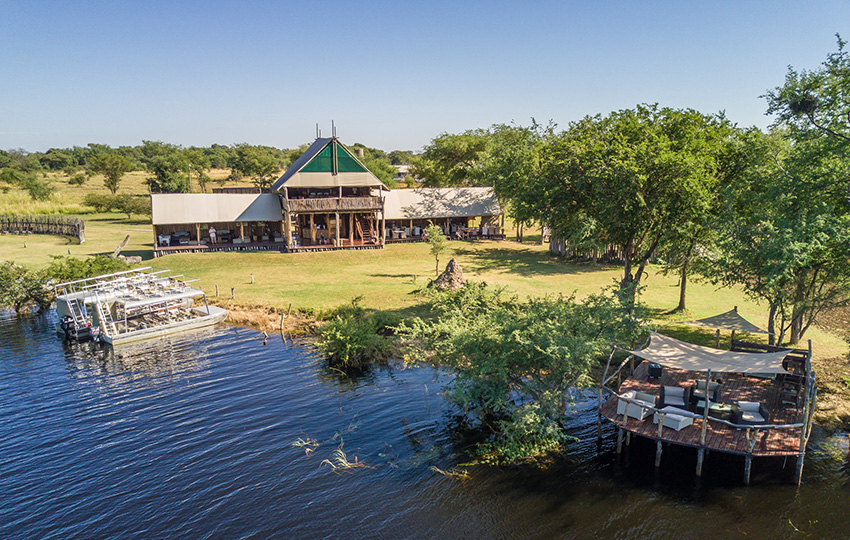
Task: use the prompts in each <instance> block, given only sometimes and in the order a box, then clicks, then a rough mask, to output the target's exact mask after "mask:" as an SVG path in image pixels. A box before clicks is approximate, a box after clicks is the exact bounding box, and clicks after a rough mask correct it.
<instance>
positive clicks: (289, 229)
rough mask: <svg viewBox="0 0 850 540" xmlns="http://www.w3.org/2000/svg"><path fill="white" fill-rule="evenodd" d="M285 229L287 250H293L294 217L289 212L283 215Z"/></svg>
mask: <svg viewBox="0 0 850 540" xmlns="http://www.w3.org/2000/svg"><path fill="white" fill-rule="evenodd" d="M283 219H284V221H283V224H282V225H283V228H284V229H285V230H286V247H287V249H290V248H292V247H293V246H292V217H291V216H290V215H289V212H286V213H285V214H284V215H283Z"/></svg>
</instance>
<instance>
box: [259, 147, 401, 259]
mask: <svg viewBox="0 0 850 540" xmlns="http://www.w3.org/2000/svg"><path fill="white" fill-rule="evenodd" d="M272 189H274V190H275V191H277V192H278V193H279V194H280V196H281V206H282V211H283V223H284V235H285V241H286V244H287V246H288V248H289V250H290V251H301V250H304V249H333V248H368V247H381V246H382V245H383V244H382V242H381V239H380V238H379V235H378V231H379V230H380V228H381V227H380V224H379V223H378V221H379V216H380V215H381V211H382V210H383V203H384V199H383V197H382V196H381V195H382V193H383V192H385V191H388V190H387V187H386V186H385V185H384V184H383V182H381V181H380V179H378V177H377V176H375V175H374V174H372V172H371V171H369V169H368V168H367V167H366V166H365V165H363V163H362V162H361V161H360V160H359V159H357V157H356V156H355V155H354V154H353V153H352V152H351V151H349V150H348V149H347V148H346V147H345V146H344V145H343V144H342V143H340V142H339V140H338V139H337V138H336V137H329V138H317V139H316V140H315V141H314V142H313V144H311V145H310V147H309V148H308V149H307V150H306V151H305V152H304V153H303V154H302V155H301V157H299V158H298V159H297V160H296V161H295V163H293V164H292V165H291V166H290V167H289V168H288V169H287V170H286V172H284V173H283V175H282V176H281V177H280V178H279V179H278V180H277V181H276V182H275V183H274V184H273V185H272Z"/></svg>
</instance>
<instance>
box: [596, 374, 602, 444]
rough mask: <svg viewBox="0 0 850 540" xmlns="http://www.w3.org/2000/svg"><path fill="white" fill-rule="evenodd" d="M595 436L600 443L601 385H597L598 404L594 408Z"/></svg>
mask: <svg viewBox="0 0 850 540" xmlns="http://www.w3.org/2000/svg"><path fill="white" fill-rule="evenodd" d="M596 437H597V440H598V441H599V443H602V385H601V384H600V385H599V406H598V407H597V408H596Z"/></svg>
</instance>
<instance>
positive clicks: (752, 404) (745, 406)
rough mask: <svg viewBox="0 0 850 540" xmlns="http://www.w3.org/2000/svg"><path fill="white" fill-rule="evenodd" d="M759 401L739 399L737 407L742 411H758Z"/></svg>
mask: <svg viewBox="0 0 850 540" xmlns="http://www.w3.org/2000/svg"><path fill="white" fill-rule="evenodd" d="M759 406H760V404H759V402H758V401H739V402H738V407H740V408H741V410H742V411H748V412H756V413H758V412H759Z"/></svg>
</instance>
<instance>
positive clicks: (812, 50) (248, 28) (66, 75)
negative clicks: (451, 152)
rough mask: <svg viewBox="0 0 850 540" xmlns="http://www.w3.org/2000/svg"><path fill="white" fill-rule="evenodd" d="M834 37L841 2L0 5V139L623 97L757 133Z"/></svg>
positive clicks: (290, 138) (441, 123) (297, 132)
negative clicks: (786, 84)
mask: <svg viewBox="0 0 850 540" xmlns="http://www.w3.org/2000/svg"><path fill="white" fill-rule="evenodd" d="M836 33H840V34H841V35H842V36H843V37H844V38H845V39H850V2H848V1H846V0H845V1H814V2H800V1H793V2H792V1H781V0H774V1H756V0H750V1H742V0H734V1H713V2H695V1H686V0H680V1H669V2H664V1H651V0H647V1H637V0H633V1H620V2H615V1H604V0H587V1H585V2H571V1H560V2H535V1H531V0H528V1H524V2H501V1H498V0H493V1H490V2H477V1H463V2H458V1H450V2H449V1H446V2H443V1H436V2H434V1H429V2H409V1H404V0H398V1H395V2H390V1H378V2H370V1H368V0H361V1H359V2H351V1H348V2H342V1H337V0H326V1H324V2H305V1H301V2H288V1H280V0H278V1H269V2H261V1H250V0H244V1H239V2H235V1H234V2H226V1H215V0H207V1H203V2H180V1H165V2H160V1H158V0H146V1H144V2H138V1H121V0H113V1H105V0H86V1H82V2H80V1H74V0H67V1H55V2H54V1H48V0H44V1H38V2H28V1H24V0H0V148H3V149H12V148H23V149H25V150H28V151H45V150H47V149H48V148H51V147H56V148H64V147H70V146H75V145H78V146H85V145H86V144H88V143H101V144H108V145H111V146H121V145H137V144H141V142H142V141H143V140H155V141H164V142H169V143H174V144H179V145H182V146H193V145H194V146H208V145H210V144H213V143H218V144H224V145H230V144H235V143H241V142H247V143H250V144H263V145H269V146H275V147H278V148H294V147H297V146H299V145H301V144H303V143H307V142H311V141H312V140H313V138H314V137H315V135H316V124H317V123H318V124H319V127H320V128H321V130H322V134H323V135H324V136H328V135H330V133H331V122H332V121H333V122H334V123H335V125H336V127H337V135H338V136H339V137H340V139H341V140H342V142H344V143H346V144H349V145H350V144H353V143H355V142H359V143H362V144H365V145H367V146H370V147H374V148H380V149H383V150H386V151H390V150H414V151H418V150H421V149H422V148H423V146H425V145H427V144H428V143H429V142H430V141H431V139H433V138H434V137H436V136H438V135H439V134H441V133H444V132H448V133H458V132H462V131H465V130H468V129H476V128H486V127H488V126H490V125H492V124H496V123H510V122H515V123H517V124H521V125H528V124H530V122H531V119H532V118H534V119H536V120H537V121H538V122H540V123H547V122H548V121H550V120H551V121H554V122H555V123H556V124H558V126H559V128H566V127H567V126H568V124H569V123H570V122H571V121H575V120H579V119H581V118H582V117H584V116H586V115H595V114H602V115H605V114H608V113H609V112H611V111H615V110H620V109H625V108H631V107H634V106H635V105H637V104H639V103H658V104H660V105H661V106H667V107H675V108H693V109H696V110H699V111H701V112H703V113H717V112H720V111H725V113H726V116H727V118H729V119H730V120H732V121H733V122H735V123H737V124H738V125H739V126H742V127H743V126H753V125H754V126H758V127H760V128H766V127H767V126H768V125H769V124H770V122H771V118H770V117H768V116H765V110H766V103H765V100H764V99H763V98H762V97H760V96H762V95H763V94H764V93H765V92H766V91H767V90H769V89H772V88H774V87H777V86H780V85H781V84H782V83H783V81H784V80H785V74H786V73H787V70H788V66H793V67H794V68H796V69H816V68H817V67H818V66H819V65H820V64H821V63H822V62H823V61H824V60H825V59H826V56H827V54H829V53H830V52H834V51H836V50H837V45H836V38H835V34H836Z"/></svg>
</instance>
